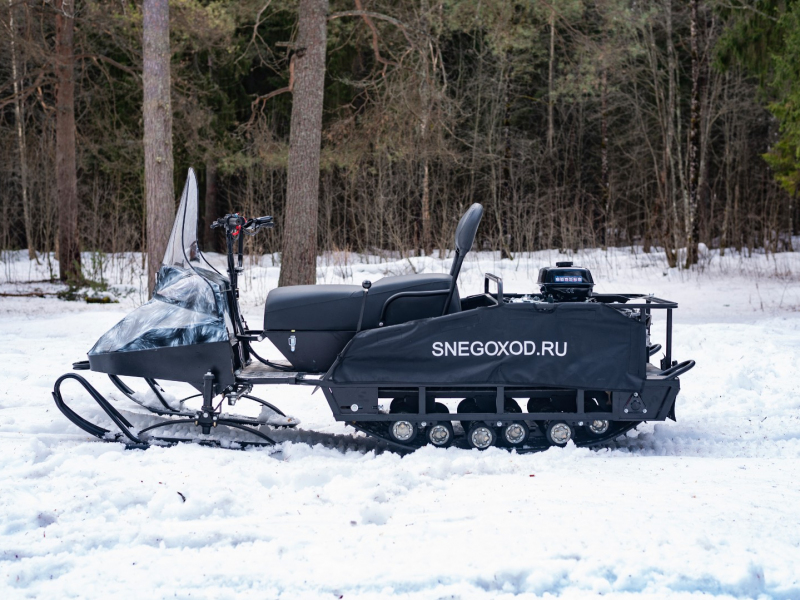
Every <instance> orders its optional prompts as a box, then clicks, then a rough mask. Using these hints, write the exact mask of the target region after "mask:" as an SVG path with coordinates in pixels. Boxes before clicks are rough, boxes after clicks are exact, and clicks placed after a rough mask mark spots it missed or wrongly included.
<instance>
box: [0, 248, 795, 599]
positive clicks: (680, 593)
mask: <svg viewBox="0 0 800 600" xmlns="http://www.w3.org/2000/svg"><path fill="white" fill-rule="evenodd" d="M798 242H800V240H798ZM570 257H571V258H573V259H574V260H575V261H576V263H578V264H582V265H584V266H587V267H589V268H591V269H592V272H593V274H594V276H595V279H596V280H597V281H598V282H599V284H598V286H597V289H598V291H603V292H611V291H617V292H647V293H650V292H652V293H654V294H656V295H657V296H659V297H662V298H669V299H671V300H676V301H678V302H679V303H680V309H679V310H678V311H676V314H675V330H674V331H675V336H674V344H675V352H674V358H676V359H677V360H685V359H688V358H691V359H694V360H696V361H697V367H696V368H695V369H694V370H692V371H690V372H689V373H687V374H686V375H684V376H683V377H682V378H681V384H682V391H681V394H680V396H679V397H678V403H677V417H678V421H677V423H675V422H672V421H667V422H664V423H656V424H653V423H646V424H643V425H641V426H640V427H639V428H638V430H636V431H631V432H629V433H628V434H627V436H626V437H624V438H622V439H619V440H617V441H616V442H613V443H609V444H607V445H605V446H604V447H602V448H600V449H594V450H590V449H580V448H576V447H574V446H571V445H570V446H568V447H567V448H565V449H558V448H552V449H550V450H547V451H545V452H541V453H535V454H523V455H518V454H516V453H513V452H508V451H506V450H501V449H496V448H495V449H490V450H488V451H486V452H479V451H477V450H471V451H468V450H460V449H447V450H440V449H433V448H423V449H421V450H419V451H417V452H414V453H412V454H410V455H406V456H400V455H398V454H396V453H393V452H391V451H386V450H385V449H384V448H382V447H381V446H380V445H379V444H376V443H374V442H370V441H368V440H366V439H365V438H364V437H363V436H362V435H361V434H357V433H356V432H354V431H353V430H352V429H349V428H348V427H346V426H345V425H343V424H341V423H337V422H335V421H334V420H333V418H332V416H331V414H330V412H329V410H328V407H327V404H326V402H325V400H324V398H323V397H322V395H321V394H319V393H317V394H313V395H312V394H311V389H309V388H305V387H290V386H279V387H274V388H269V389H267V388H263V387H262V388H260V389H259V388H257V389H256V392H255V393H256V394H257V395H259V396H261V397H263V398H265V399H266V400H268V401H270V402H272V403H273V404H276V405H278V406H279V407H281V408H282V409H283V410H284V411H285V412H286V413H287V414H290V415H293V416H295V417H297V418H299V419H300V421H301V425H300V427H299V428H298V429H297V430H285V429H284V430H281V431H280V432H279V434H276V437H279V439H280V440H282V441H281V443H280V444H279V445H278V446H276V447H275V448H271V449H255V448H254V449H248V450H241V451H239V450H227V449H221V448H209V447H203V446H198V445H188V444H184V445H178V446H174V447H153V448H150V449H148V450H126V449H125V447H124V446H123V445H121V444H116V443H104V442H101V441H99V440H96V439H94V438H91V437H90V436H88V435H86V434H84V433H83V432H82V431H80V430H79V429H77V428H76V427H75V426H73V425H72V424H71V423H70V422H68V421H67V420H66V419H65V418H64V417H63V416H62V415H61V414H60V413H59V412H58V410H57V409H56V407H55V405H54V404H53V400H52V397H51V395H50V392H51V390H52V386H53V382H54V381H55V379H56V378H57V377H58V376H59V375H61V374H62V373H64V372H67V371H69V370H70V365H71V363H72V362H74V361H77V360H83V359H85V354H86V352H87V351H88V350H89V349H90V348H91V346H92V345H93V344H94V342H95V341H96V339H97V338H98V337H99V336H100V335H101V334H103V333H104V332H105V331H106V330H108V329H109V328H110V327H111V326H112V325H114V324H115V323H116V322H117V321H118V320H119V319H121V318H122V317H123V316H124V315H125V314H126V312H128V311H130V310H131V309H132V308H133V307H134V306H136V305H138V304H140V303H142V302H143V301H145V297H144V296H145V295H144V293H143V292H142V279H141V258H140V257H138V256H135V255H121V256H114V257H100V259H98V258H97V257H90V256H89V255H87V256H86V257H85V260H84V262H85V263H86V264H87V265H92V268H94V269H95V272H94V273H93V277H94V278H95V279H99V275H100V274H101V272H100V270H99V269H100V267H102V276H103V278H104V280H105V281H106V282H108V283H109V284H110V286H111V290H112V291H113V292H114V296H115V297H118V298H119V299H120V302H119V303H116V304H94V303H93V304H88V303H85V302H83V301H72V302H70V301H64V300H60V299H57V298H56V297H55V296H54V294H55V293H56V292H57V291H58V290H59V289H60V287H59V286H58V285H55V284H51V283H49V282H47V280H48V278H49V276H50V269H51V268H52V262H50V263H49V264H48V261H47V260H44V259H43V260H41V262H40V264H36V263H34V262H31V261H28V259H27V256H24V255H23V254H21V253H6V254H4V256H3V263H2V265H1V266H2V273H0V293H2V294H4V295H3V297H1V298H0V357H1V358H2V361H3V367H2V373H3V377H2V386H1V388H0V596H1V597H2V598H4V599H14V598H108V597H114V596H124V597H134V596H138V597H145V598H214V599H224V598H259V599H262V598H292V599H294V598H345V599H349V598H364V599H371V598H387V597H397V598H404V599H409V600H412V599H413V600H417V599H428V598H460V599H489V598H511V597H520V598H534V597H559V598H591V597H599V596H603V597H604V598H629V597H637V598H638V597H641V598H698V597H705V596H713V597H715V598H785V599H790V598H800V525H799V524H798V521H799V519H798V511H799V510H800V509H799V508H798V507H800V377H799V376H798V368H800V253H785V254H778V255H764V254H754V255H753V256H747V257H744V256H742V255H741V254H737V253H733V252H729V253H727V254H726V255H725V256H720V254H719V252H718V251H707V250H704V252H703V253H702V260H701V263H700V265H698V266H697V267H695V268H694V269H692V270H691V271H681V270H677V269H670V268H668V267H667V265H666V262H665V260H664V256H663V253H658V252H652V253H643V252H641V249H636V248H627V249H611V250H608V251H602V250H594V251H586V252H580V253H578V254H576V255H574V256H573V255H572V253H569V254H563V253H559V252H557V251H551V252H538V253H533V254H530V255H525V256H515V257H514V259H513V260H507V259H503V260H501V259H500V257H499V256H498V255H496V254H493V253H488V252H481V253H473V254H472V255H470V256H469V257H468V259H467V262H466V263H465V265H464V269H463V271H462V276H461V279H460V283H459V287H460V289H461V293H462V295H465V294H469V293H478V292H480V291H482V286H483V273H485V272H493V273H495V274H497V275H500V276H501V277H503V279H504V282H505V289H506V290H508V291H512V292H531V291H536V289H537V286H536V284H535V281H536V275H537V272H538V268H539V267H541V266H546V265H550V264H553V263H554V262H555V261H556V260H566V259H569V258H570ZM92 258H94V261H92ZM213 260H215V261H217V262H218V263H220V264H221V257H219V256H215V257H213ZM451 260H452V256H449V257H444V258H438V257H422V258H420V257H400V256H396V255H394V256H391V255H384V256H377V255H375V256H361V255H355V254H349V253H333V254H326V255H324V256H322V257H321V258H320V262H319V269H318V272H319V281H320V283H339V282H347V283H360V282H361V281H362V280H364V279H371V280H373V281H375V280H377V279H378V278H380V277H382V276H384V275H390V274H400V273H410V272H415V271H417V272H419V271H423V270H428V271H439V272H442V271H447V270H448V269H449V265H450V261H451ZM98 261H99V262H98ZM249 263H250V265H249V270H248V272H247V275H246V277H245V279H244V281H243V283H244V290H243V294H242V296H243V297H242V303H243V308H244V311H245V314H246V315H247V317H248V321H249V322H250V324H251V325H252V326H253V327H256V328H258V327H259V326H260V323H261V318H262V315H261V311H262V308H263V302H264V298H265V297H266V294H267V292H268V291H269V289H271V288H272V287H274V286H275V285H276V283H277V277H278V270H279V268H278V266H277V261H276V257H274V256H263V257H256V258H251V259H250V260H249ZM98 265H99V266H98ZM91 293H92V294H94V295H97V294H98V293H99V292H94V291H93V292H91ZM31 294H38V295H40V296H41V297H36V296H31ZM663 331H664V329H663V318H661V319H660V320H659V321H658V322H657V323H656V326H655V328H654V341H661V342H662V343H663V340H662V339H660V338H661V337H663ZM261 350H263V352H264V353H265V354H266V355H267V356H268V357H271V358H279V357H280V356H279V354H278V353H277V351H276V350H275V349H274V348H270V347H269V346H268V343H267V342H264V343H262V345H261ZM86 376H87V378H89V379H90V381H91V382H92V383H93V384H95V385H96V386H97V388H98V389H99V390H100V391H101V392H102V393H104V394H106V395H107V396H108V397H109V398H111V399H112V401H113V402H114V404H115V406H117V407H119V408H120V409H121V410H126V411H130V412H127V413H125V414H126V415H131V414H133V416H134V417H138V414H137V413H136V412H135V411H134V409H135V408H136V407H135V405H133V404H132V403H130V402H129V401H127V400H125V398H124V397H123V396H122V394H120V393H119V392H118V391H117V390H116V389H115V388H114V387H113V386H112V385H111V383H110V382H109V380H108V379H107V378H105V377H104V376H102V375H101V374H97V373H88V374H87V375H86ZM128 383H129V385H132V386H134V387H136V386H137V385H138V384H137V382H136V381H135V380H132V379H128ZM163 383H164V386H165V388H166V389H167V390H168V391H169V392H170V393H171V394H174V395H175V396H176V397H180V396H181V395H182V394H183V395H188V394H190V393H192V390H191V389H189V388H186V387H183V386H181V385H177V384H169V383H168V382H163ZM137 389H138V391H140V392H144V389H145V388H144V387H143V386H141V385H138V387H137ZM64 390H65V395H66V399H67V401H68V402H70V403H71V404H72V405H73V406H75V407H76V408H77V409H78V410H79V412H81V413H82V414H85V415H88V416H90V417H91V418H92V419H95V420H96V421H97V422H98V423H100V424H108V421H107V419H105V418H104V416H103V415H102V413H101V412H100V411H99V409H98V408H97V407H96V405H94V404H93V403H92V402H91V401H90V400H89V399H88V398H87V397H86V396H85V394H84V395H82V394H80V393H79V389H78V388H77V386H75V385H71V384H66V385H65V387H64ZM191 402H192V401H190V403H191ZM230 410H231V411H232V412H241V413H245V412H246V411H248V410H250V411H251V412H250V413H247V414H252V415H255V414H257V410H256V409H255V408H248V407H247V406H246V405H245V403H244V402H240V403H239V404H237V405H236V406H235V407H233V408H232V409H230ZM132 418H133V417H132Z"/></svg>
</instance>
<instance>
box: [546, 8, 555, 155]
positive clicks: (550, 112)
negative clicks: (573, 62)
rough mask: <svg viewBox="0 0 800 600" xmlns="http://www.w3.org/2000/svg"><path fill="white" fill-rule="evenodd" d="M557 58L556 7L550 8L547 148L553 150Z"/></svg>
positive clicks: (549, 150)
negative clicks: (554, 77)
mask: <svg viewBox="0 0 800 600" xmlns="http://www.w3.org/2000/svg"><path fill="white" fill-rule="evenodd" d="M555 60H556V9H555V8H551V9H550V61H549V64H548V72H547V150H548V152H552V151H553V138H554V137H555V124H554V123H553V107H554V105H555V97H554V95H553V94H554V91H553V75H554V70H555Z"/></svg>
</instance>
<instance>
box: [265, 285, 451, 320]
mask: <svg viewBox="0 0 800 600" xmlns="http://www.w3.org/2000/svg"><path fill="white" fill-rule="evenodd" d="M451 282H452V277H450V275H447V274H444V273H420V274H417V275H400V276H397V277H384V278H382V279H379V280H378V281H376V282H375V283H374V284H373V285H372V288H371V289H370V291H369V295H368V296H367V305H366V307H365V308H364V320H363V322H362V326H361V327H362V329H371V328H374V327H377V326H378V320H379V319H380V314H381V309H382V308H383V305H384V303H385V302H386V301H387V300H388V299H389V298H390V297H392V296H394V295H395V294H397V293H400V292H422V291H433V290H438V291H442V294H440V295H436V296H425V297H410V298H401V299H398V300H396V301H394V302H393V303H392V304H390V308H389V309H388V310H387V313H386V318H385V324H386V325H393V324H397V323H404V322H406V321H411V320H414V319H424V318H427V317H436V316H439V315H441V314H442V309H443V307H444V303H445V300H446V299H447V291H448V290H449V289H450V283H451ZM363 294H364V290H363V288H361V286H357V285H295V286H288V287H281V288H275V289H274V290H271V291H270V293H269V294H268V295H267V304H266V307H265V308H264V330H265V331H291V330H296V331H355V330H356V327H357V326H358V316H359V313H360V312H361V302H362V296H363ZM460 308H461V301H460V299H459V296H458V289H457V288H456V290H455V292H454V293H453V298H452V299H451V302H450V307H449V309H448V313H451V312H458V311H459V310H460Z"/></svg>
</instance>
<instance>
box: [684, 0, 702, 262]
mask: <svg viewBox="0 0 800 600" xmlns="http://www.w3.org/2000/svg"><path fill="white" fill-rule="evenodd" d="M697 1H698V0H691V4H690V11H691V17H690V20H689V36H690V45H691V52H692V101H691V104H690V108H689V110H690V114H689V193H688V198H687V202H686V206H685V207H684V233H685V235H686V265H685V267H686V268H687V269H688V268H689V267H690V266H692V265H693V264H696V263H697V219H696V215H697V188H698V179H699V175H700V165H699V159H700V151H699V148H698V144H699V141H700V52H699V49H698V44H697V33H698V32H697Z"/></svg>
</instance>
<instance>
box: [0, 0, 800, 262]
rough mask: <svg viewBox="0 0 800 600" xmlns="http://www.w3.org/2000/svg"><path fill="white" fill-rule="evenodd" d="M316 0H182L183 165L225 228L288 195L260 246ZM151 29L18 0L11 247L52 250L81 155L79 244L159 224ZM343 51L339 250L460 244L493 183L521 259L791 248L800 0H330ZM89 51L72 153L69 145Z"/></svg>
mask: <svg viewBox="0 0 800 600" xmlns="http://www.w3.org/2000/svg"><path fill="white" fill-rule="evenodd" d="M308 3H313V0H301V1H300V3H299V4H301V5H302V4H308ZM325 4H327V2H326V3H325ZM301 9H302V7H301V6H300V7H299V6H298V2H294V1H291V0H233V1H229V0H217V1H209V0H171V1H170V2H169V23H168V24H169V41H170V50H169V57H170V66H171V69H170V76H171V86H170V97H171V105H170V108H171V112H172V135H173V138H172V139H173V159H174V173H173V181H174V188H175V190H176V191H177V190H180V189H181V187H182V183H183V180H184V178H185V176H186V170H187V168H188V167H189V166H194V167H195V169H196V170H197V172H198V175H199V177H200V183H201V186H200V187H201V201H202V207H201V214H202V215H205V216H204V223H203V225H204V227H203V230H204V231H205V232H206V234H205V236H204V237H205V244H204V248H205V249H211V250H213V249H216V248H218V246H217V243H218V240H217V239H215V236H212V235H211V231H210V229H209V228H208V227H207V226H208V224H209V223H210V221H211V220H212V219H213V218H216V217H217V216H221V215H222V214H225V213H226V212H230V211H240V212H242V213H243V214H246V215H248V216H258V215H262V214H271V215H274V216H275V218H276V222H277V223H278V225H279V226H278V227H276V228H275V230H274V231H273V232H272V233H271V234H270V235H266V236H259V238H256V240H257V241H256V242H255V243H256V244H257V248H256V249H257V251H259V252H263V253H276V252H279V251H280V250H281V248H282V241H283V239H282V231H283V230H284V228H283V227H282V225H283V216H284V215H285V212H286V189H287V164H288V158H287V157H288V153H289V152H288V151H289V135H290V129H291V121H292V102H293V98H292V96H293V79H294V60H295V57H296V56H297V55H298V53H301V54H300V55H301V56H302V53H303V52H305V50H306V49H305V48H298V47H297V45H296V43H295V42H296V39H297V30H298V16H300V18H302V15H303V12H302V10H301ZM65 19H72V22H71V24H72V36H73V37H72V40H71V43H72V52H71V54H65V53H64V52H63V48H64V47H63V37H62V38H60V41H59V40H57V38H58V35H63V31H64V30H63V29H61V30H60V31H61V34H59V30H58V28H59V27H63V23H64V20H65ZM59 23H60V24H59ZM142 35H143V11H142V3H141V2H139V1H133V2H131V1H128V0H75V1H74V2H68V1H66V0H0V198H1V199H2V206H1V207H0V210H2V215H1V218H0V248H2V249H4V251H6V250H14V249H21V248H27V249H28V251H29V254H30V257H31V258H33V259H36V260H42V261H47V262H48V264H52V262H53V260H54V259H53V256H54V253H56V251H57V250H58V244H59V230H60V229H64V226H63V223H64V212H65V211H64V208H63V207H64V203H65V199H64V195H63V193H61V192H59V186H58V185H57V181H56V173H57V171H58V169H59V168H60V169H62V171H59V172H63V170H64V169H66V170H67V171H69V169H73V170H74V179H75V182H76V184H75V188H76V191H75V195H76V204H77V216H75V215H73V216H72V218H73V220H74V222H76V223H77V232H76V237H77V239H78V245H79V248H80V250H82V251H84V252H92V253H95V254H96V255H97V256H100V257H102V256H103V255H105V254H108V253H117V252H125V251H141V250H144V249H145V248H146V246H147V219H146V203H145V200H144V198H145V176H144V172H143V165H144V163H145V152H144V146H143V142H142V140H143V135H144V130H145V124H144V120H143V116H142V115H143V111H142V106H143V78H142V72H143V63H144V58H143V45H142ZM57 42H58V43H57ZM59 44H61V45H59ZM60 50H61V51H62V52H61V53H60ZM325 56H326V58H325V79H324V101H323V102H324V104H323V118H322V126H321V140H322V143H321V147H322V150H321V161H320V170H319V177H320V179H319V181H320V192H319V213H318V217H317V220H318V227H317V229H316V232H313V231H312V232H310V235H314V233H316V236H317V239H316V243H317V248H318V249H319V250H320V251H328V250H349V251H357V252H370V253H375V254H380V253H381V252H386V251H394V252H397V251H401V252H403V253H406V254H407V255H419V254H420V253H431V252H436V251H439V252H444V251H445V250H446V249H447V248H450V247H451V246H452V239H453V233H454V230H455V226H456V224H457V222H458V218H459V216H460V215H461V213H462V212H463V211H464V210H465V209H466V207H467V206H469V205H470V204H471V203H472V202H481V203H483V205H484V207H485V209H486V216H485V218H484V224H483V226H482V228H481V231H480V232H479V236H480V237H479V240H478V244H479V247H480V248H482V249H493V250H498V251H501V252H502V253H503V255H504V256H506V257H510V258H513V256H514V254H515V253H516V252H520V251H531V250H538V249H542V248H562V249H579V248H583V247H609V246H629V245H636V246H640V247H641V248H642V250H643V251H644V252H651V251H659V252H664V253H665V255H666V260H667V262H668V263H669V265H670V266H672V267H676V266H677V267H681V268H686V267H689V266H691V264H693V263H694V262H695V261H696V260H697V255H698V253H697V247H698V244H699V243H700V244H705V245H706V246H708V247H713V248H720V249H721V250H722V251H723V252H724V251H725V249H726V248H732V249H735V250H737V251H744V252H745V253H752V252H753V251H755V250H757V249H758V250H764V251H766V252H777V251H786V250H792V247H791V246H792V236H793V235H797V233H798V229H799V228H800V208H799V207H798V202H797V192H798V184H799V183H800V77H798V75H800V2H795V1H792V0H763V1H758V0H530V1H516V2H503V1H500V0H402V1H398V2H392V1H388V0H355V1H353V0H331V1H330V5H329V7H328V17H327V43H326V53H325ZM65 57H66V58H65ZM67 60H68V63H69V64H67V62H65V61H67ZM59 69H60V70H61V71H59ZM66 69H72V73H73V74H72V75H71V78H72V79H71V80H72V82H73V83H74V98H73V102H74V115H75V122H74V133H75V140H76V142H75V146H74V147H75V159H74V166H73V167H70V166H69V161H66V162H64V160H65V159H64V156H63V149H62V148H61V147H60V146H59V144H58V143H57V138H58V135H57V133H58V132H57V118H56V115H57V113H58V111H59V96H58V85H59V80H60V79H59V78H60V77H61V78H62V79H61V81H63V77H64V73H66V72H67V71H66ZM62 99H63V98H62ZM67 158H68V157H67ZM65 165H66V166H65ZM170 200H171V201H172V204H171V206H170V210H171V211H172V213H173V214H174V209H175V207H176V200H175V199H174V198H170ZM62 240H63V238H62ZM62 244H63V241H62ZM276 256H277V255H276ZM50 272H51V273H52V275H53V277H57V276H58V266H57V265H53V266H52V267H51V269H50Z"/></svg>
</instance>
